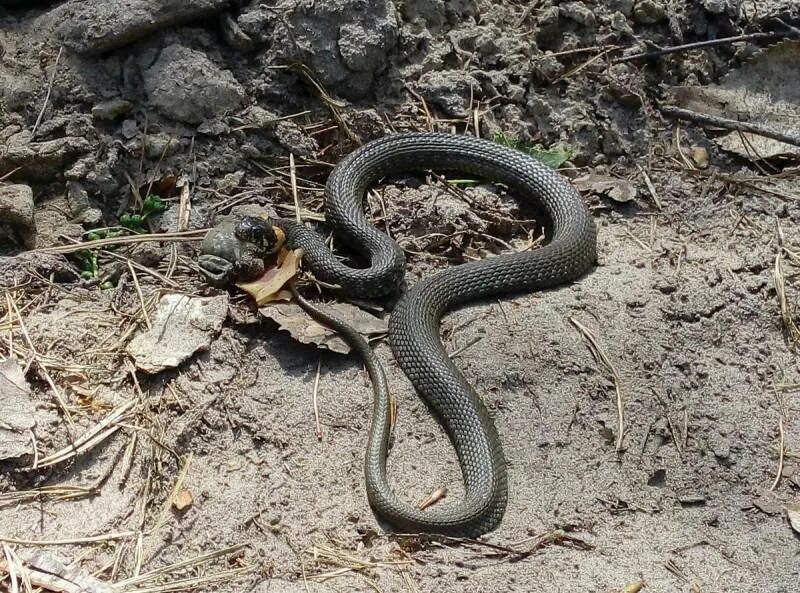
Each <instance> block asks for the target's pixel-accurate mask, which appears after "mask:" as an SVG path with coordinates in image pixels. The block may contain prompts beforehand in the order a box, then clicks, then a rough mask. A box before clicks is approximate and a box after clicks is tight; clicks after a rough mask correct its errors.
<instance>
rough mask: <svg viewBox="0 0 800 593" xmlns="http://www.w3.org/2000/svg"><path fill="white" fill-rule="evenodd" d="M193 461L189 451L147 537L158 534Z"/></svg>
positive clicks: (192, 455) (191, 453) (192, 454)
mask: <svg viewBox="0 0 800 593" xmlns="http://www.w3.org/2000/svg"><path fill="white" fill-rule="evenodd" d="M193 459H194V453H193V452H191V451H189V455H187V456H186V461H184V462H183V467H182V468H181V471H180V473H179V474H178V478H177V479H176V480H175V483H174V484H173V485H172V490H171V491H170V493H169V496H167V499H166V500H165V501H164V504H163V505H162V506H161V512H160V513H159V514H158V518H157V519H156V522H155V524H154V525H153V528H152V529H150V530H149V531H148V535H150V534H154V533H156V532H158V530H159V529H161V527H162V526H163V525H164V523H166V520H167V516H168V515H169V508H170V506H171V505H172V502H173V501H174V500H175V498H176V497H177V496H178V492H180V491H181V488H182V487H183V483H184V482H185V481H186V476H187V475H189V468H191V466H192V460H193Z"/></svg>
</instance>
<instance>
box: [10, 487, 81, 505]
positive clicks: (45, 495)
mask: <svg viewBox="0 0 800 593" xmlns="http://www.w3.org/2000/svg"><path fill="white" fill-rule="evenodd" d="M95 491H96V490H95V488H94V487H92V486H70V485H64V486H42V487H41V488H36V489H34V490H20V491H17V492H3V493H0V505H3V504H21V503H26V502H31V501H33V500H38V501H41V500H53V501H58V500H68V499H70V498H80V497H82V496H87V495H89V494H93V493H94V492H95Z"/></svg>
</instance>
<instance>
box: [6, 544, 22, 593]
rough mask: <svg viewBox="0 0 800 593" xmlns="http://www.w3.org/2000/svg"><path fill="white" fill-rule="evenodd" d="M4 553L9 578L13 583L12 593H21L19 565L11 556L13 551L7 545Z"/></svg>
mask: <svg viewBox="0 0 800 593" xmlns="http://www.w3.org/2000/svg"><path fill="white" fill-rule="evenodd" d="M3 553H5V555H6V568H7V570H8V578H9V580H10V581H11V593H19V583H18V582H17V563H16V562H15V561H14V557H13V556H12V555H11V549H10V548H9V547H8V545H7V544H3Z"/></svg>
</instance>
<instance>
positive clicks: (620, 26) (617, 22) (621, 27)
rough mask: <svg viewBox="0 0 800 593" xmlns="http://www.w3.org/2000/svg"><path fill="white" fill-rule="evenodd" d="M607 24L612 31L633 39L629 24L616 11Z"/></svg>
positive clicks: (623, 16)
mask: <svg viewBox="0 0 800 593" xmlns="http://www.w3.org/2000/svg"><path fill="white" fill-rule="evenodd" d="M609 24H610V25H611V28H612V29H614V30H615V31H617V32H618V33H622V34H623V35H624V36H625V37H633V29H632V28H631V25H630V23H628V19H627V18H626V17H625V15H624V14H622V13H621V12H620V11H617V12H615V13H614V14H612V15H611V21H610V23H609Z"/></svg>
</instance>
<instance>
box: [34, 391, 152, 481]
mask: <svg viewBox="0 0 800 593" xmlns="http://www.w3.org/2000/svg"><path fill="white" fill-rule="evenodd" d="M136 403H137V402H136V400H129V401H127V402H125V403H124V404H122V405H120V406H119V407H118V408H117V409H116V410H112V411H111V412H110V413H109V414H108V416H106V417H105V418H103V420H101V421H100V422H98V423H97V424H96V425H95V426H94V427H92V428H91V429H89V430H88V431H87V432H86V433H85V434H84V435H83V436H81V437H80V438H78V439H75V442H73V443H72V444H71V445H67V446H66V447H64V448H63V449H60V450H59V451H56V452H55V453H52V454H50V455H48V456H46V457H44V458H43V459H39V460H38V467H39V468H44V467H48V466H50V465H55V464H56V463H61V462H62V461H65V460H67V459H69V458H71V457H74V456H75V455H79V454H80V453H83V452H84V451H88V450H89V449H91V448H92V447H94V446H95V445H97V444H98V443H100V442H102V441H103V440H105V439H106V438H108V437H109V436H111V435H112V434H114V433H115V432H117V430H119V429H120V428H121V427H120V425H119V420H120V419H121V418H122V417H123V416H124V415H125V414H126V413H127V412H128V411H129V410H130V409H131V408H132V407H133V406H134V405H135V404H136ZM25 469H27V470H30V469H33V468H32V467H27V468H25Z"/></svg>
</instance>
